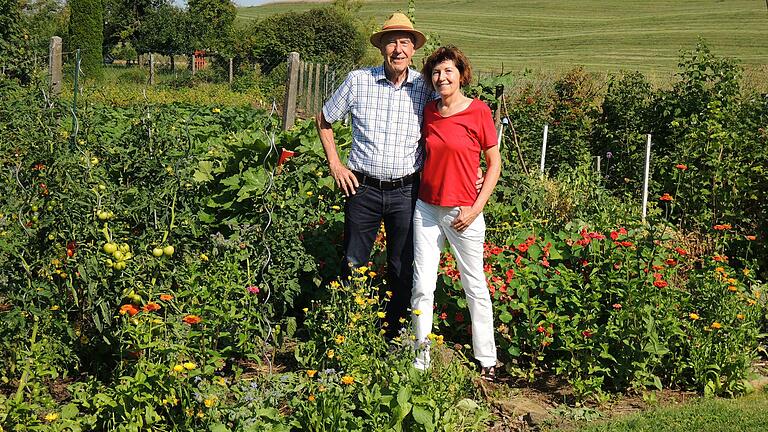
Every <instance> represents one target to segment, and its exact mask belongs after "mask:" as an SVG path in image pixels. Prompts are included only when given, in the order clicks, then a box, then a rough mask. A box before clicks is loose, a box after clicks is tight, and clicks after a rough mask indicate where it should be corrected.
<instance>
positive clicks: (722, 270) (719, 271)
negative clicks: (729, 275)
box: [715, 267, 725, 273]
mask: <svg viewBox="0 0 768 432" xmlns="http://www.w3.org/2000/svg"><path fill="white" fill-rule="evenodd" d="M715 271H716V272H718V273H722V272H724V271H725V269H724V268H722V267H717V268H715Z"/></svg>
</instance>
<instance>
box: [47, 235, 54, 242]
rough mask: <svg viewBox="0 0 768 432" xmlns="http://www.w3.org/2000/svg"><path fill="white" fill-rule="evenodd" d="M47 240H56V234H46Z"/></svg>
mask: <svg viewBox="0 0 768 432" xmlns="http://www.w3.org/2000/svg"><path fill="white" fill-rule="evenodd" d="M48 240H49V241H54V240H56V236H55V235H53V234H48Z"/></svg>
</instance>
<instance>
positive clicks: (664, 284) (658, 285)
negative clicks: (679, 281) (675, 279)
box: [653, 279, 669, 288]
mask: <svg viewBox="0 0 768 432" xmlns="http://www.w3.org/2000/svg"><path fill="white" fill-rule="evenodd" d="M653 285H654V286H655V287H656V288H666V287H667V285H669V284H668V283H667V281H665V280H663V279H657V280H655V281H653Z"/></svg>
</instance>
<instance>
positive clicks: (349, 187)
mask: <svg viewBox="0 0 768 432" xmlns="http://www.w3.org/2000/svg"><path fill="white" fill-rule="evenodd" d="M330 169H331V176H333V179H334V180H336V186H338V187H339V189H341V191H342V192H343V193H344V196H345V197H348V196H350V195H354V194H355V192H356V189H357V187H358V186H359V185H360V184H359V183H358V181H357V177H355V173H353V172H352V171H350V170H349V168H347V167H346V166H344V164H341V163H339V164H333V165H331V166H330Z"/></svg>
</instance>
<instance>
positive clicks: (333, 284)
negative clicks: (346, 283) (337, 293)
mask: <svg viewBox="0 0 768 432" xmlns="http://www.w3.org/2000/svg"><path fill="white" fill-rule="evenodd" d="M330 285H331V288H338V287H340V286H341V284H339V282H338V281H331V284H330Z"/></svg>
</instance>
